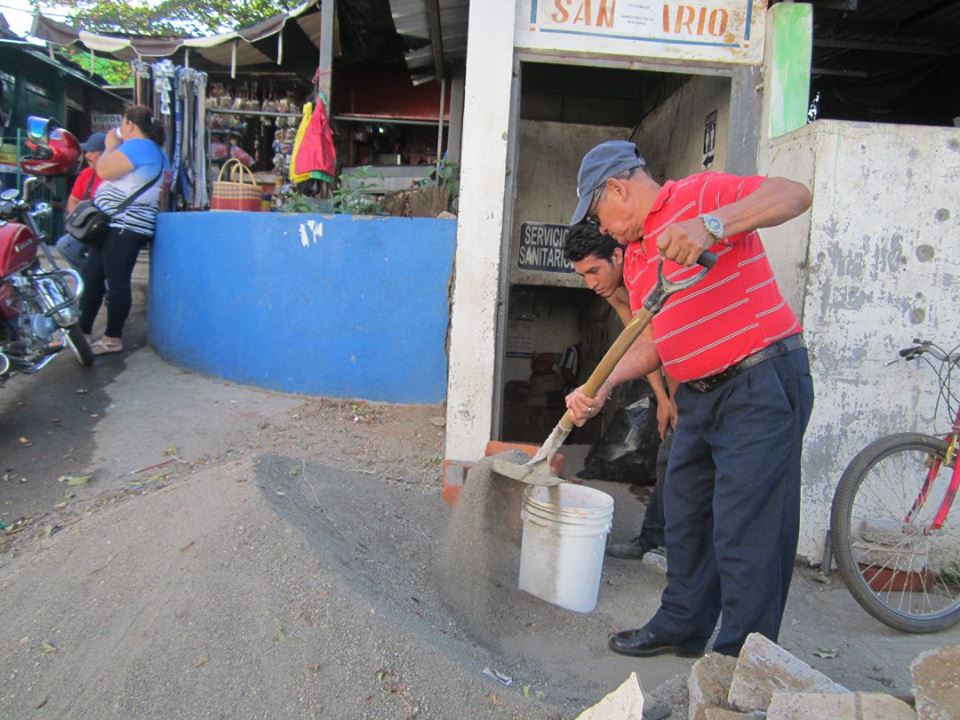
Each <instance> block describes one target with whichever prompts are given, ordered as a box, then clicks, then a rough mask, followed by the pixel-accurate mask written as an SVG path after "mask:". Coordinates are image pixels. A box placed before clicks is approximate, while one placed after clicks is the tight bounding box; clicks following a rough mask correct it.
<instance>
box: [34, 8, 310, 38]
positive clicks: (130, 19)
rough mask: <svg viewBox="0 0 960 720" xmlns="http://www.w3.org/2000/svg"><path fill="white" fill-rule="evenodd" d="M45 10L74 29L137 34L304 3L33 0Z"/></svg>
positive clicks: (221, 24)
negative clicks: (65, 16)
mask: <svg viewBox="0 0 960 720" xmlns="http://www.w3.org/2000/svg"><path fill="white" fill-rule="evenodd" d="M32 2H33V5H34V8H35V9H36V10H37V11H39V12H43V11H44V10H45V9H47V10H56V11H57V12H59V13H65V14H66V15H67V18H66V20H65V21H64V22H65V23H66V24H67V25H72V26H73V27H82V28H83V29H84V30H90V31H93V32H107V33H110V32H112V33H128V34H138V35H188V36H189V35H211V34H216V33H221V32H229V31H231V30H238V29H240V28H243V27H246V26H248V25H252V24H254V23H257V22H259V21H261V20H264V19H266V18H268V17H270V16H271V15H276V14H277V13H281V12H285V11H286V10H290V9H291V8H294V7H296V6H297V5H299V4H300V2H297V0H160V2H157V1H156V0H132V1H130V2H125V1H124V0H57V1H56V2H48V1H47V0H32Z"/></svg>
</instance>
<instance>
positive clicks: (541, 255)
mask: <svg viewBox="0 0 960 720" xmlns="http://www.w3.org/2000/svg"><path fill="white" fill-rule="evenodd" d="M568 232H570V227H569V226H568V225H550V224H548V223H523V224H522V225H520V251H519V253H518V255H517V265H518V266H519V267H520V268H521V269H523V270H540V271H541V272H555V273H571V272H573V266H571V265H570V263H569V262H567V259H566V258H565V257H564V256H563V246H564V243H566V241H567V233H568Z"/></svg>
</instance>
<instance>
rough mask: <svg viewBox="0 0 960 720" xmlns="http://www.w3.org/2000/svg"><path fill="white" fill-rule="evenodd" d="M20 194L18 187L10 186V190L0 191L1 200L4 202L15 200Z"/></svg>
mask: <svg viewBox="0 0 960 720" xmlns="http://www.w3.org/2000/svg"><path fill="white" fill-rule="evenodd" d="M19 196H20V191H19V190H17V189H16V188H10V189H9V190H4V191H3V192H0V200H3V201H4V202H13V201H14V200H16V199H17V198H18V197H19Z"/></svg>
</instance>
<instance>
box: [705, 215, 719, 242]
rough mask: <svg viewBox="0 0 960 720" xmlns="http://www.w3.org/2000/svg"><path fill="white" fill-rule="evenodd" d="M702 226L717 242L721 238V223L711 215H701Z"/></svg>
mask: <svg viewBox="0 0 960 720" xmlns="http://www.w3.org/2000/svg"><path fill="white" fill-rule="evenodd" d="M701 217H702V218H703V226H704V227H705V228H706V229H707V232H708V233H710V234H711V235H713V236H714V237H715V238H717V240H720V239H721V238H722V237H723V223H722V222H720V218H717V217H714V216H713V215H702V216H701Z"/></svg>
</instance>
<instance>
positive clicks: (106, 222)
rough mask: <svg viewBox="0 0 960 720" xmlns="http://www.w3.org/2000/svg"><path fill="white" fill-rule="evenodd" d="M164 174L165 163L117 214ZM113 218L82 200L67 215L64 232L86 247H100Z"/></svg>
mask: <svg viewBox="0 0 960 720" xmlns="http://www.w3.org/2000/svg"><path fill="white" fill-rule="evenodd" d="M162 174H163V163H162V162H161V163H160V172H158V173H157V174H156V175H154V176H153V178H151V179H150V182H148V183H147V184H146V185H143V186H142V187H140V188H139V189H138V190H137V191H136V192H135V193H133V195H131V196H130V197H128V198H127V199H126V200H124V201H123V202H122V203H120V205H118V206H117V209H116V211H115V212H116V214H117V215H119V214H120V213H122V212H123V211H124V210H126V209H127V208H128V207H129V206H130V205H131V204H132V203H133V201H134V200H136V199H137V198H138V197H140V196H141V195H143V193H145V192H146V191H147V189H148V188H151V187H153V184H154V183H155V182H157V180H159V179H160V176H161V175H162ZM112 217H113V216H112V215H110V214H109V213H106V212H104V211H103V210H101V209H100V208H98V207H97V206H96V205H94V203H93V200H92V199H90V200H81V201H80V202H79V203H77V206H76V207H75V208H74V209H73V212H72V213H70V214H69V215H67V219H66V222H64V228H63V229H64V230H66V231H67V233H68V234H69V235H70V236H71V237H72V238H73V239H74V240H77V241H79V242H82V243H83V244H84V245H100V243H102V242H103V239H104V238H105V237H106V236H107V230H109V229H110V220H111V218H112Z"/></svg>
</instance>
